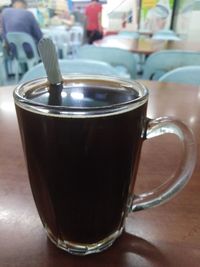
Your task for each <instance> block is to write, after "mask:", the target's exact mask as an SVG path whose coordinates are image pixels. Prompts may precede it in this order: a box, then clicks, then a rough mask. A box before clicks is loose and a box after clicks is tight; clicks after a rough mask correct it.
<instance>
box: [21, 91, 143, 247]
mask: <svg viewBox="0 0 200 267" xmlns="http://www.w3.org/2000/svg"><path fill="white" fill-rule="evenodd" d="M89 89H91V91H90V90H88V94H87V98H85V96H84V97H83V95H82V96H81V95H79V96H78V95H76V97H75V98H76V100H77V101H78V103H79V104H78V105H79V106H85V105H86V106H87V105H90V106H92V105H99V106H103V105H106V104H110V103H112V102H113V101H114V102H117V101H120V99H122V98H124V101H125V100H130V99H129V98H130V95H129V96H128V94H127V92H124V93H123V92H121V91H120V90H119V91H117V90H111V92H109V94H108V93H105V92H106V91H104V90H103V89H102V88H100V89H99V88H89ZM68 90H69V89H68ZM90 92H91V95H90ZM134 97H137V93H136V92H135V96H134V94H133V95H132V98H134ZM81 98H82V99H81ZM94 98H95V102H94V101H93V100H94ZM45 99H47V96H45V95H41V96H40V97H36V98H35V99H33V100H34V101H36V102H46V101H47V100H45ZM69 101H71V104H73V98H70V100H69V99H67V98H64V97H63V103H67V102H69ZM74 101H75V99H74ZM75 102H76V101H75ZM75 102H74V103H75ZM88 103H89V104H88ZM74 105H77V103H75V104H74ZM16 110H17V115H18V120H19V126H20V130H21V136H22V142H23V146H24V151H25V155H26V159H27V165H28V172H29V177H30V183H31V187H32V191H33V195H34V199H35V202H36V205H37V208H38V211H39V214H40V217H41V219H42V221H43V224H44V225H45V228H46V229H47V230H48V231H49V232H50V233H51V234H52V235H53V236H54V237H55V238H56V239H60V240H67V241H71V242H76V243H94V242H97V241H100V240H102V239H104V238H106V237H108V236H109V235H110V234H112V233H114V232H115V231H117V230H118V229H119V228H120V226H121V225H122V224H123V221H124V218H125V215H126V214H125V213H126V205H127V200H128V195H129V194H130V192H129V191H130V190H131V189H130V187H131V185H133V184H134V180H135V177H134V176H135V174H136V171H137V165H138V158H139V153H140V148H141V142H142V139H141V134H142V129H143V124H144V117H145V113H146V104H143V105H142V106H140V107H138V108H137V109H135V110H132V111H129V112H126V113H122V114H117V115H112V116H105V117H95V118H94V117H93V118H90V117H88V118H66V117H65V118H62V117H54V116H51V115H42V114H39V113H34V112H30V111H27V110H25V109H22V108H20V107H18V106H16Z"/></svg>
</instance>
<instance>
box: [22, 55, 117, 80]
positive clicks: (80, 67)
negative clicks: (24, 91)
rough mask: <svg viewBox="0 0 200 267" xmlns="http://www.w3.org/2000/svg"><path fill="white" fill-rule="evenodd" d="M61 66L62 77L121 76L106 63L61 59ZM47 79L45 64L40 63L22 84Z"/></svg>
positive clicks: (25, 77) (31, 70) (30, 71)
mask: <svg viewBox="0 0 200 267" xmlns="http://www.w3.org/2000/svg"><path fill="white" fill-rule="evenodd" d="M59 66H60V69H61V73H62V75H65V74H69V73H79V74H96V75H97V74H102V75H109V76H118V77H119V76H120V75H119V73H118V72H117V70H116V69H115V68H114V67H112V66H111V65H109V64H108V63H105V62H100V61H95V60H86V59H61V60H59ZM41 77H46V72H45V69H44V66H43V63H40V64H38V65H36V66H34V67H33V68H31V69H30V70H29V71H28V72H26V73H25V74H24V76H23V78H22V79H21V81H20V82H21V83H22V82H27V81H30V80H33V79H37V78H41Z"/></svg>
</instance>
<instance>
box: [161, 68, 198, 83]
mask: <svg viewBox="0 0 200 267" xmlns="http://www.w3.org/2000/svg"><path fill="white" fill-rule="evenodd" d="M159 81H161V82H173V83H181V84H192V85H200V66H186V67H181V68H177V69H174V70H172V71H169V72H167V73H166V74H164V75H163V76H162V77H161V78H160V79H159Z"/></svg>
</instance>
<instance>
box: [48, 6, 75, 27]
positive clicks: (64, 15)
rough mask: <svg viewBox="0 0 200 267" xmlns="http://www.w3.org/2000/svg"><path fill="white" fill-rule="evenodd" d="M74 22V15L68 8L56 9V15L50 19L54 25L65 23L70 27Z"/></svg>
mask: <svg viewBox="0 0 200 267" xmlns="http://www.w3.org/2000/svg"><path fill="white" fill-rule="evenodd" d="M74 23H75V18H74V15H72V14H70V13H69V11H68V10H62V9H56V10H55V14H54V16H52V17H51V19H50V24H51V25H54V26H58V25H65V26H67V27H69V28H70V27H72V26H73V25H74Z"/></svg>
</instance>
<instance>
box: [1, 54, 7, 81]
mask: <svg viewBox="0 0 200 267" xmlns="http://www.w3.org/2000/svg"><path fill="white" fill-rule="evenodd" d="M0 66H1V71H0V85H5V84H6V80H7V75H6V70H5V61H4V54H3V52H0Z"/></svg>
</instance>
